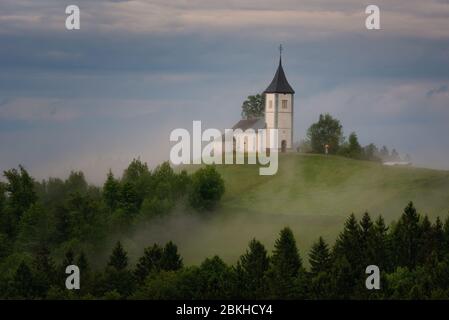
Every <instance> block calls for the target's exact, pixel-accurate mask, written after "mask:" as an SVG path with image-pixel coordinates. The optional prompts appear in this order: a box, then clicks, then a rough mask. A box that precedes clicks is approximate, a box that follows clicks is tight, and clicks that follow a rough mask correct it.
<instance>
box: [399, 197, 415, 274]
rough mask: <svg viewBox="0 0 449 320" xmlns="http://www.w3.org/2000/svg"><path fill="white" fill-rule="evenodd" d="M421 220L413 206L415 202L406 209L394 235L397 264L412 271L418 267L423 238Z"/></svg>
mask: <svg viewBox="0 0 449 320" xmlns="http://www.w3.org/2000/svg"><path fill="white" fill-rule="evenodd" d="M419 220H420V216H419V214H418V213H417V211H416V209H415V207H414V206H413V202H410V203H409V204H408V205H407V207H406V208H405V209H404V213H403V214H402V216H401V218H400V219H399V221H398V223H397V224H396V226H395V229H394V230H393V234H392V238H393V241H394V246H395V247H396V248H397V251H396V253H395V259H396V261H395V262H396V265H398V266H402V267H408V268H410V269H412V268H414V267H415V266H416V263H417V257H418V245H419V238H420V237H421V230H420V225H419Z"/></svg>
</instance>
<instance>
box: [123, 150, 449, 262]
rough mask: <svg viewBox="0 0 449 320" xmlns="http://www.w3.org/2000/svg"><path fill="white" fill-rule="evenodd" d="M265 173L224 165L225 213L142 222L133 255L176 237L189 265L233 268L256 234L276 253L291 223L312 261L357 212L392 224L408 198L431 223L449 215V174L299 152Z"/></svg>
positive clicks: (182, 214) (133, 242) (134, 237)
mask: <svg viewBox="0 0 449 320" xmlns="http://www.w3.org/2000/svg"><path fill="white" fill-rule="evenodd" d="M196 168H197V167H196V166H191V167H187V170H188V171H194V170H195V169H196ZM258 168H259V167H258V166H257V165H219V166H217V169H218V170H219V172H220V173H221V174H222V176H223V178H224V180H225V185H226V192H225V195H224V197H223V199H222V201H221V203H220V206H219V208H217V209H216V210H215V211H213V212H210V213H206V214H203V216H198V215H195V214H186V213H185V212H178V211H176V210H175V212H174V213H172V214H171V215H170V216H169V217H167V218H164V219H163V220H161V221H158V222H154V221H153V223H152V224H151V225H142V226H141V228H138V230H137V231H136V232H135V233H134V234H133V235H132V236H130V237H129V238H128V239H125V240H124V241H125V245H126V247H127V248H129V250H130V254H131V257H132V256H138V255H139V254H141V250H142V245H148V244H150V243H152V242H165V241H168V240H173V241H174V242H175V243H177V244H178V246H179V249H180V253H181V255H182V256H183V258H184V261H185V262H186V264H198V263H200V262H201V261H202V260H203V259H204V258H206V257H210V256H213V255H215V254H218V255H220V257H222V258H223V259H224V260H225V261H226V262H229V263H234V262H235V261H236V260H237V258H238V257H239V256H240V255H241V254H242V253H243V252H244V251H245V250H246V248H247V245H248V242H249V241H250V240H251V239H252V238H254V237H255V238H256V239H258V240H260V241H261V242H262V243H263V244H264V245H266V246H267V248H269V249H271V248H272V247H273V245H274V241H275V239H276V238H277V236H278V232H279V230H281V229H282V228H283V227H285V226H289V227H290V228H292V230H293V232H294V234H295V237H296V239H297V241H298V245H299V249H300V252H301V255H303V257H305V254H306V253H307V251H308V250H309V248H310V246H311V244H312V243H313V242H314V241H316V240H317V238H318V237H319V236H320V235H321V236H323V237H324V238H325V239H326V240H327V241H328V242H330V243H332V242H333V241H334V240H335V238H336V236H337V235H338V233H339V232H340V231H341V230H342V228H343V223H344V221H345V219H346V218H347V217H348V216H349V214H351V213H354V214H355V215H356V216H357V217H360V216H361V215H362V214H363V213H364V212H365V211H368V212H369V213H370V214H371V216H373V217H376V216H377V215H379V214H381V215H382V216H383V217H384V218H385V220H386V222H387V223H390V222H392V221H394V220H395V219H397V218H398V217H399V216H400V215H401V213H402V211H403V208H404V207H405V206H406V205H407V203H408V202H409V201H413V202H414V203H415V206H416V207H417V209H418V211H419V212H420V213H423V214H428V215H429V217H430V218H431V220H433V219H434V218H436V217H437V216H441V217H446V216H447V214H448V212H449V171H439V170H431V169H423V168H414V167H386V166H383V165H381V164H379V163H375V162H369V161H358V160H352V159H348V158H342V157H336V156H323V155H311V154H310V155H308V154H307V155H306V154H298V153H288V154H280V158H279V170H278V172H277V174H276V175H274V176H260V175H259V171H258ZM305 260H306V259H305Z"/></svg>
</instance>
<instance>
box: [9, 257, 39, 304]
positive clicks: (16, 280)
mask: <svg viewBox="0 0 449 320" xmlns="http://www.w3.org/2000/svg"><path fill="white" fill-rule="evenodd" d="M12 287H13V291H14V294H15V295H16V296H17V298H19V299H20V298H25V299H30V298H33V297H34V293H35V291H36V290H35V285H34V278H33V274H32V272H31V270H30V268H29V267H28V265H27V264H26V263H25V261H22V262H21V263H20V265H19V267H18V268H17V270H16V272H15V274H14V277H13V285H12Z"/></svg>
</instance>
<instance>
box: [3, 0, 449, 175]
mask: <svg viewBox="0 0 449 320" xmlns="http://www.w3.org/2000/svg"><path fill="white" fill-rule="evenodd" d="M70 4H76V5H78V6H79V7H80V9H81V30H79V31H67V30H66V29H65V19H66V14H65V8H66V6H67V5H70ZM369 4H376V5H378V6H379V7H380V10H381V28H382V29H381V30H376V31H370V30H367V29H366V28H365V17H366V14H365V13H364V11H365V8H366V6H367V5H369ZM279 43H282V44H283V46H284V49H285V50H284V59H283V61H284V69H285V71H286V74H287V77H288V79H289V82H290V84H291V85H292V86H293V87H294V89H295V90H296V97H295V103H296V105H295V108H296V109H295V130H296V131H295V140H299V139H300V138H302V137H304V136H305V132H306V130H307V127H308V126H309V125H310V124H311V123H312V122H313V121H315V120H316V119H317V117H318V115H319V114H320V113H324V112H330V113H331V114H332V115H334V116H336V117H338V118H339V119H340V120H341V121H342V123H343V126H344V128H345V133H346V134H349V133H350V132H351V131H356V132H357V133H358V135H359V138H360V141H361V143H362V144H368V143H370V142H374V143H376V144H378V145H384V144H385V145H387V146H389V147H390V148H391V147H395V148H397V149H398V150H399V151H400V153H402V154H405V153H409V154H410V155H411V156H412V159H413V161H414V162H415V163H416V164H417V165H421V166H428V167H433V168H445V169H449V125H448V122H449V0H429V1H419V0H395V1H391V0H390V1H384V0H370V1H360V0H342V1H336V0H327V1H324V0H307V1H298V0H276V1H274V0H271V1H267V0H230V1H216V0H170V1H167V0H132V1H121V0H109V1H106V0H93V1H92V0H90V1H88V0H70V1H65V0H63V1H62V0H40V1H35V0H1V2H0V170H5V169H8V168H11V167H15V166H17V165H18V164H19V163H21V164H23V165H25V166H26V168H28V169H29V171H30V172H31V173H32V174H33V175H34V176H36V177H37V178H39V179H40V178H45V177H48V176H61V177H64V176H66V175H67V173H68V172H69V171H70V170H74V169H81V170H83V171H85V173H86V174H87V175H88V177H89V180H90V181H91V182H95V183H99V182H101V181H102V180H103V179H104V176H105V174H106V172H107V170H108V168H112V169H113V170H114V171H115V172H117V173H119V172H121V170H122V169H123V168H124V167H125V166H126V165H127V164H128V163H129V161H130V160H131V159H132V158H133V157H138V156H140V157H141V159H142V160H144V161H146V162H148V163H149V164H151V165H154V164H157V163H159V162H161V161H163V160H166V159H168V155H169V132H170V131H171V130H172V129H174V128H178V127H185V128H190V127H191V121H192V120H202V121H203V125H204V126H205V127H217V128H228V127H230V126H232V125H233V124H234V122H236V121H237V120H238V119H239V117H240V106H241V103H242V101H243V100H244V99H245V97H246V96H247V95H249V94H255V93H259V92H261V91H263V90H264V89H265V87H266V86H267V85H268V84H269V82H270V81H271V79H272V77H273V75H274V72H275V70H276V66H277V59H278V51H277V47H278V45H279Z"/></svg>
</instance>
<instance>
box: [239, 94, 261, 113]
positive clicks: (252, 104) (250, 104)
mask: <svg viewBox="0 0 449 320" xmlns="http://www.w3.org/2000/svg"><path fill="white" fill-rule="evenodd" d="M264 115H265V94H256V95H254V96H248V98H247V99H246V100H245V101H244V102H243V104H242V118H244V119H251V118H260V117H263V116H264Z"/></svg>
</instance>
